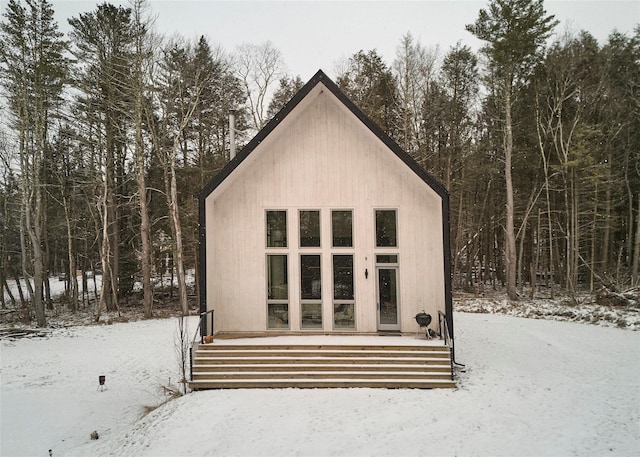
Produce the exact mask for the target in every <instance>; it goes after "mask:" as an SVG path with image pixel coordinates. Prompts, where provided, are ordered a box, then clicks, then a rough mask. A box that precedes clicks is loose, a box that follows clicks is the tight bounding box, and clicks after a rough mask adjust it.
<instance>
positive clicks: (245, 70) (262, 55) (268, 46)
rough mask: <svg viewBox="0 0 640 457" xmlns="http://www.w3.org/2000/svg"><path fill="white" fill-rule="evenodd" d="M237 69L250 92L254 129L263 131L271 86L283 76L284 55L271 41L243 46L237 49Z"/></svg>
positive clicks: (247, 90)
mask: <svg viewBox="0 0 640 457" xmlns="http://www.w3.org/2000/svg"><path fill="white" fill-rule="evenodd" d="M235 67H236V73H237V75H238V77H239V78H240V80H241V81H242V83H243V85H244V88H245V90H246V92H247V97H248V100H249V105H250V106H249V108H250V111H251V117H252V119H253V127H254V128H255V129H256V130H260V129H262V127H264V124H265V123H266V121H267V120H268V119H267V108H268V106H269V100H268V98H269V96H270V92H271V89H272V86H273V85H274V84H277V82H278V80H279V79H280V78H281V77H282V76H283V75H284V62H283V60H282V55H281V54H280V50H278V49H277V48H275V47H274V46H273V44H272V43H271V42H270V41H266V42H264V43H262V44H258V45H256V44H249V43H244V44H241V45H240V46H238V48H237V50H236V62H235Z"/></svg>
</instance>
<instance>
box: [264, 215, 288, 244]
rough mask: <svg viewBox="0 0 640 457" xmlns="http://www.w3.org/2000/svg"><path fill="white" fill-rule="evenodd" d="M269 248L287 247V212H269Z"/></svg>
mask: <svg viewBox="0 0 640 457" xmlns="http://www.w3.org/2000/svg"><path fill="white" fill-rule="evenodd" d="M267 247H268V248H286V247H287V212H286V211H267Z"/></svg>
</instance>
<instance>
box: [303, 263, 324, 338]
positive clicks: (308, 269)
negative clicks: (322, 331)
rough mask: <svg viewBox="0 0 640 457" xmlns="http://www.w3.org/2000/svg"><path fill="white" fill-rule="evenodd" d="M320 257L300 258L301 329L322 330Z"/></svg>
mask: <svg viewBox="0 0 640 457" xmlns="http://www.w3.org/2000/svg"><path fill="white" fill-rule="evenodd" d="M321 300H322V281H321V273H320V255H316V254H314V255H301V256H300V308H301V317H302V322H301V328H303V329H313V328H322V301H321Z"/></svg>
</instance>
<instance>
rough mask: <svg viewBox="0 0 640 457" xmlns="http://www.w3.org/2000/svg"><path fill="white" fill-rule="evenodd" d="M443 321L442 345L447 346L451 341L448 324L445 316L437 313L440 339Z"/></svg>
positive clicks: (439, 312)
mask: <svg viewBox="0 0 640 457" xmlns="http://www.w3.org/2000/svg"><path fill="white" fill-rule="evenodd" d="M443 321H444V344H445V345H448V344H449V341H453V340H452V339H451V335H450V334H449V324H448V323H447V315H446V314H445V313H443V312H442V311H438V333H439V334H440V337H441V338H442V335H443V333H442V322H443Z"/></svg>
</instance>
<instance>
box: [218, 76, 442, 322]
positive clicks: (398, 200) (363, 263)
mask: <svg viewBox="0 0 640 457" xmlns="http://www.w3.org/2000/svg"><path fill="white" fill-rule="evenodd" d="M385 208H390V209H397V211H398V230H399V233H398V242H399V246H398V249H392V248H386V249H380V250H379V252H382V251H389V252H394V253H395V252H397V253H398V254H399V259H400V266H399V278H400V286H399V290H400V307H401V310H402V315H401V323H402V330H403V331H405V332H411V331H415V330H416V329H417V325H416V323H415V321H414V319H413V317H414V316H415V314H416V313H417V312H419V311H421V310H422V309H425V310H427V312H430V313H432V314H434V318H435V313H436V312H437V310H438V309H441V310H443V311H444V300H445V298H444V283H443V246H442V210H441V199H440V197H439V196H438V195H437V194H436V193H435V192H434V191H433V190H432V189H431V188H430V187H429V186H428V185H427V184H426V183H425V182H424V181H422V180H421V179H420V178H419V177H418V176H417V175H416V174H415V173H414V172H413V171H411V170H410V169H409V168H408V167H407V166H406V165H405V164H404V163H403V162H402V161H401V160H400V159H399V158H397V157H396V156H395V154H393V152H391V151H389V150H388V149H387V147H386V146H385V145H384V144H383V143H382V142H381V141H380V140H379V139H378V138H376V137H375V135H373V134H372V133H371V132H370V131H369V130H368V129H367V128H366V126H364V125H363V124H362V123H361V122H360V121H359V120H358V119H357V118H356V117H355V116H353V114H352V113H351V112H350V111H349V110H348V109H347V108H346V107H345V106H344V105H342V103H340V102H339V101H338V100H337V99H336V98H335V97H334V96H333V94H331V93H330V92H329V91H328V90H326V89H325V90H323V86H322V84H318V86H316V88H315V89H314V90H312V92H311V93H309V94H308V96H307V97H306V98H305V100H303V101H302V102H301V103H300V104H299V105H298V106H297V107H296V108H295V109H294V110H293V111H292V112H291V113H290V114H289V115H288V116H287V118H286V119H285V120H284V121H283V122H282V123H281V124H280V125H279V126H278V127H277V128H276V129H275V130H274V131H273V132H272V133H271V134H270V135H269V136H268V137H267V138H266V139H265V141H263V143H262V144H261V145H259V146H258V147H257V148H256V149H255V150H254V151H253V152H252V153H251V154H250V155H249V157H248V158H247V159H246V160H245V161H244V162H243V163H242V164H240V165H239V166H238V168H236V170H235V171H234V172H233V173H232V174H231V175H230V176H229V177H228V178H227V179H226V180H225V181H224V182H223V183H222V184H221V185H220V186H218V188H216V189H215V190H214V192H212V193H211V194H210V195H209V197H208V198H207V201H206V211H207V217H206V229H207V237H206V240H207V276H208V277H207V306H208V309H212V308H215V310H216V331H219V330H224V331H263V330H265V329H266V279H265V269H266V268H265V264H266V257H265V256H266V252H267V250H266V248H265V244H266V243H265V211H266V210H268V209H286V210H288V215H287V222H288V244H289V248H288V249H286V251H285V252H286V253H288V254H289V298H290V304H289V321H290V328H291V330H299V328H300V327H299V326H300V323H299V320H300V315H299V300H298V297H299V279H298V277H299V269H300V266H299V255H300V253H301V252H303V251H308V252H317V250H313V249H309V248H306V249H300V248H299V247H298V210H299V209H319V210H321V221H322V222H323V224H322V227H323V232H322V280H323V316H324V330H327V331H330V330H332V319H331V316H332V302H331V299H332V294H331V292H332V291H331V288H330V287H329V286H330V284H331V279H332V270H331V253H332V252H335V251H336V250H332V249H331V246H330V244H331V239H330V232H329V223H328V222H329V220H330V210H331V209H352V210H353V216H354V248H353V249H344V252H345V253H351V252H352V253H353V254H354V256H355V257H354V278H355V290H356V297H355V299H356V300H355V301H356V325H357V330H358V331H363V332H371V331H376V329H377V313H376V278H375V272H376V270H375V252H376V249H375V233H374V232H375V216H374V210H375V209H385ZM269 251H270V252H277V251H278V250H277V249H270V250H269ZM365 269H367V270H368V271H369V277H368V279H366V278H365V275H364V271H365Z"/></svg>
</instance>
